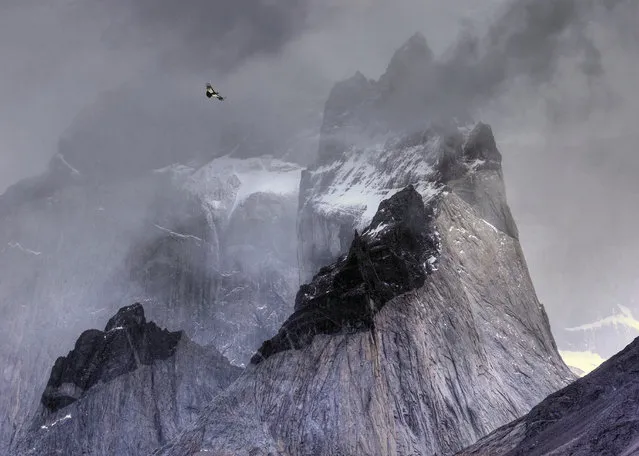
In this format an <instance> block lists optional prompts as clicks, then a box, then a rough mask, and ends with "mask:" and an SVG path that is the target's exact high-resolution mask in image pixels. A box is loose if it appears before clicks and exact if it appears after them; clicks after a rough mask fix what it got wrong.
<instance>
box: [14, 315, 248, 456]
mask: <svg viewBox="0 0 639 456" xmlns="http://www.w3.org/2000/svg"><path fill="white" fill-rule="evenodd" d="M240 372H241V369H240V368H237V367H235V366H232V365H231V364H230V363H229V362H228V360H226V359H225V358H224V357H223V356H222V355H221V354H220V353H219V352H218V351H217V350H215V349H214V348H212V347H207V348H205V347H201V346H199V345H197V344H195V343H193V342H191V341H190V340H189V339H188V338H187V337H186V336H185V335H184V333H182V332H169V331H167V330H165V329H164V330H163V329H160V328H158V327H157V326H156V325H155V324H154V323H152V322H147V321H146V318H145V315H144V310H143V308H142V306H141V305H140V304H134V305H132V306H128V307H124V308H122V309H120V310H119V311H118V313H117V314H116V315H115V316H114V317H113V318H111V319H110V320H109V322H108V324H107V325H106V327H105V329H104V331H98V330H89V331H85V332H84V333H82V335H81V336H80V337H79V338H78V340H77V342H76V345H75V348H74V349H73V350H72V351H71V352H69V354H68V355H67V356H66V357H61V358H58V359H57V361H56V362H55V364H54V366H53V369H52V370H51V375H50V377H49V381H48V383H47V387H46V389H45V391H44V393H43V394H42V397H41V406H40V408H39V410H38V412H37V413H36V415H35V417H34V419H33V422H32V423H31V425H30V426H29V429H28V431H27V432H25V434H24V435H22V436H21V438H20V439H19V440H18V443H17V445H16V446H15V448H13V450H12V454H19V455H49V454H69V455H71V454H91V455H113V454H117V455H122V456H126V455H131V456H134V455H140V454H146V453H148V452H149V451H151V450H152V449H153V448H155V447H156V446H157V445H161V444H163V443H165V442H166V441H167V440H168V439H171V438H172V437H174V436H175V435H176V433H177V432H178V430H179V429H181V428H183V427H184V426H186V425H187V424H188V423H190V422H191V421H192V420H193V419H194V418H195V417H196V416H197V413H198V412H199V411H200V409H201V407H202V404H205V403H207V402H208V401H210V400H211V399H212V398H213V397H215V396H216V395H217V394H218V393H220V392H221V391H222V390H223V389H224V388H226V387H227V386H228V385H229V384H230V383H231V382H232V381H233V380H234V379H235V378H236V377H238V376H239V374H240Z"/></svg>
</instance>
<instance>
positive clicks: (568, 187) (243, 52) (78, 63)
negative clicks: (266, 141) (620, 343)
mask: <svg viewBox="0 0 639 456" xmlns="http://www.w3.org/2000/svg"><path fill="white" fill-rule="evenodd" d="M506 3H508V2H507V1H506V0H490V1H488V0H485V1H481V2H479V1H477V0H448V1H445V2H444V1H440V0H421V1H419V0H397V1H395V2H388V1H385V0H348V1H332V2H331V1H326V0H324V1H320V0H285V1H278V2H272V1H267V0H242V1H239V0H235V1H224V2H220V1H212V0H211V1H207V0H188V1H187V0H185V1H180V2H177V1H172V0H114V1H112V2H111V1H109V2H105V1H98V0H75V1H73V0H47V1H44V0H19V1H18V0H2V2H0V191H2V190H3V189H4V188H6V187H7V186H8V185H11V184H12V183H15V182H16V181H18V180H19V179H21V178H24V177H26V176H29V175H33V174H36V173H39V172H41V171H42V170H43V169H44V167H45V166H46V163H47V162H48V160H49V159H50V157H51V156H52V155H53V154H55V153H56V151H57V147H58V140H59V139H60V137H61V136H63V135H64V134H65V132H68V131H69V128H70V127H71V126H72V125H82V122H81V121H79V120H78V119H77V116H78V115H81V116H82V115H83V114H81V113H83V112H86V111H83V109H85V108H87V107H91V106H92V105H93V104H94V103H95V102H96V101H99V100H100V99H101V97H105V93H108V92H109V91H110V90H117V89H118V88H119V87H121V86H122V85H123V84H134V85H135V84H138V86H143V84H140V81H143V82H144V79H142V78H147V77H149V75H151V76H150V79H153V83H150V84H151V85H152V88H153V90H149V91H148V93H144V92H141V94H142V95H141V96H140V100H142V101H140V103H141V104H146V103H145V101H144V96H146V95H148V97H149V100H151V99H159V101H153V102H152V101H149V102H148V105H149V106H150V107H151V108H149V109H152V110H155V111H157V110H159V109H168V107H163V106H162V105H161V103H162V95H163V94H162V87H161V86H159V84H167V85H171V89H170V90H171V98H170V101H168V100H169V97H167V101H166V103H167V104H169V103H170V104H171V105H174V104H175V103H174V100H175V97H180V100H181V101H183V103H184V105H183V109H190V108H189V107H188V106H191V105H189V103H192V104H193V103H200V102H201V100H202V85H203V83H204V82H206V81H208V80H211V79H214V80H216V81H224V82H225V84H224V85H223V88H224V89H226V90H227V91H230V92H231V98H230V99H233V96H236V97H238V98H239V97H241V95H240V93H241V92H244V93H247V94H248V93H250V94H255V96H256V97H257V96H261V95H259V94H258V92H259V93H262V94H263V93H269V92H272V93H275V94H277V95H278V97H280V95H281V96H284V95H286V96H288V97H289V98H290V100H288V101H287V102H289V101H291V100H302V99H305V97H309V92H314V93H313V94H312V96H310V98H312V97H313V96H314V97H320V98H321V97H323V96H325V94H326V93H327V91H328V90H329V89H330V86H331V84H332V83H333V81H335V80H339V79H342V78H345V77H348V76H350V75H352V74H353V73H354V72H355V71H356V70H360V71H362V72H363V73H364V74H366V75H367V76H369V77H372V78H377V77H379V75H380V74H381V73H382V72H383V71H384V68H385V67H386V65H387V64H388V61H389V59H390V57H391V56H392V53H393V51H394V50H395V49H396V48H398V47H399V46H400V45H401V44H402V43H403V42H404V41H405V40H406V39H407V38H408V37H409V36H410V35H412V34H413V33H414V32H415V31H421V32H422V33H423V34H424V36H425V37H426V38H427V40H428V43H429V45H430V47H431V48H432V49H433V50H434V52H435V54H436V55H438V56H441V55H442V54H445V55H448V57H449V58H450V56H451V55H453V57H454V56H455V55H457V56H458V57H459V58H458V59H457V60H456V59H455V58H452V59H451V60H450V62H451V63H450V65H451V68H452V69H453V70H456V71H452V73H451V74H453V75H455V76H456V77H458V78H461V79H462V80H463V77H464V76H465V74H466V73H467V72H466V69H465V65H466V63H467V59H470V58H471V56H468V55H466V54H464V53H461V52H460V51H457V54H455V52H453V51H451V46H452V45H453V44H454V43H455V42H456V40H457V39H458V37H459V36H460V35H461V34H463V35H466V36H471V35H473V34H476V35H479V36H487V38H484V39H483V41H482V40H479V41H481V43H480V45H481V46H484V48H485V53H484V54H483V55H482V57H481V58H480V59H478V60H477V62H475V63H474V65H475V67H474V68H475V69H476V72H475V73H472V75H473V78H472V80H468V81H466V84H465V86H464V88H465V89H468V93H469V94H472V96H476V95H477V94H480V95H481V96H480V98H482V103H483V104H482V109H481V112H482V120H486V121H489V122H490V123H491V124H492V125H493V128H494V131H495V134H496V137H497V141H498V143H499V145H500V148H501V151H502V153H503V155H504V167H505V173H506V180H507V188H508V193H509V201H510V203H511V206H512V208H513V212H514V214H515V217H516V219H517V222H518V224H519V226H520V231H521V236H522V243H523V246H524V249H525V253H526V256H527V258H528V261H529V264H530V267H531V272H532V275H533V278H534V280H535V284H536V286H537V289H538V291H539V295H540V297H541V299H542V301H544V303H545V304H546V305H547V307H548V310H549V314H550V316H551V319H553V320H554V321H559V320H561V321H563V320H565V319H566V318H568V316H569V315H577V314H578V313H579V308H580V307H582V306H583V307H597V308H598V309H603V310H602V312H604V313H605V312H606V311H607V309H610V310H612V308H613V307H614V306H615V305H616V304H622V305H626V306H632V305H636V306H637V305H639V303H637V302H635V301H634V300H635V299H636V297H637V295H638V293H639V283H638V282H637V277H639V260H638V259H637V258H639V255H637V253H639V241H638V240H637V239H638V238H637V236H636V235H635V227H636V226H637V224H638V222H639V214H638V211H637V209H636V207H637V202H638V201H639V180H638V179H636V178H635V176H637V175H638V173H639V158H638V154H637V146H636V145H637V144H638V142H637V139H639V138H637V134H636V130H637V128H636V119H637V118H638V115H639V101H638V100H639V95H638V93H637V90H636V81H637V80H639V64H638V61H639V59H638V58H637V43H639V38H638V36H637V33H638V32H637V30H636V29H637V27H636V24H637V23H639V17H638V15H637V11H638V8H637V6H636V4H633V3H636V2H632V1H630V0H626V1H625V2H624V1H621V0H608V1H606V2H603V1H602V2H593V1H591V0H583V1H582V0H579V1H577V0H560V1H556V2H547V1H541V0H540V1H533V0H516V1H515V2H513V3H514V6H513V7H512V8H511V10H510V11H509V13H508V16H507V20H498V19H496V18H497V17H498V16H497V10H498V7H500V6H501V7H503V6H504V5H505V4H506ZM624 3H625V6H624ZM213 4H215V5H216V8H215V10H212V9H211V5H213ZM220 4H221V5H220ZM593 4H601V5H604V4H605V5H607V6H609V7H610V8H612V10H610V11H608V10H606V9H605V8H604V7H603V6H601V7H598V8H595V7H592V5H593ZM617 4H620V5H621V7H619V6H618V5H617ZM269 5H271V6H269ZM272 5H275V6H272ZM613 7H614V8H613ZM620 8H625V10H620ZM593 18H598V22H596V23H594V25H593V22H592V19H593ZM489 28H490V33H489V34H488V35H486V34H485V31H486V30H487V29H489ZM566 30H570V34H567V33H566ZM469 42H471V43H475V44H476V42H477V40H474V39H469ZM455 65H458V66H455ZM158 73H162V74H165V75H167V76H166V77H165V78H164V79H162V78H154V77H153V75H154V74H158ZM468 74H471V73H468ZM526 78H528V79H534V80H535V81H534V83H531V81H530V80H526V81H523V79H526ZM158 81H162V82H161V83H160V82H158ZM442 90H444V89H442ZM464 93H466V92H464ZM102 99H103V98H102ZM136 100H137V98H136ZM195 100H197V101H195ZM271 100H272V98H271ZM154 103H156V104H154ZM292 105H294V103H292ZM193 106H195V105H193ZM141 108H142V109H143V108H144V106H142V107H141ZM176 109H177V108H176ZM194 109H195V108H194ZM291 112H293V113H295V111H294V110H291ZM261 113H262V112H261V111H259V110H257V115H261ZM256 122H258V120H257V119H256ZM103 127H104V128H105V129H106V128H108V126H103ZM637 309H638V310H639V306H638V307H637ZM602 316H603V315H602Z"/></svg>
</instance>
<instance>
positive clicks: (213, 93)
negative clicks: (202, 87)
mask: <svg viewBox="0 0 639 456" xmlns="http://www.w3.org/2000/svg"><path fill="white" fill-rule="evenodd" d="M206 96H207V98H213V97H215V98H217V99H218V100H224V98H223V97H222V96H220V94H219V92H217V91H216V90H215V89H214V88H213V86H211V84H210V83H208V84H206Z"/></svg>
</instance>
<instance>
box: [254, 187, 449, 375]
mask: <svg viewBox="0 0 639 456" xmlns="http://www.w3.org/2000/svg"><path fill="white" fill-rule="evenodd" d="M433 215H434V214H433V207H432V206H428V207H425V206H424V201H423V199H422V197H421V195H420V194H419V193H418V192H417V191H416V190H415V188H414V187H413V186H412V185H409V186H408V187H407V188H405V189H404V190H401V191H399V192H398V193H396V194H395V195H393V196H392V197H391V198H389V199H387V200H384V201H382V202H381V203H380V205H379V209H378V211H377V214H376V215H375V217H374V218H373V220H372V222H371V224H370V226H369V227H368V228H367V229H366V230H365V231H364V232H363V233H362V235H359V234H358V233H357V232H355V236H354V239H353V242H352V243H351V247H350V249H349V252H348V254H346V255H345V256H344V257H342V258H341V259H339V260H338V261H337V262H336V263H334V264H332V265H330V266H326V267H325V268H323V269H321V270H320V272H319V274H317V275H316V276H315V277H314V278H313V281H312V282H311V283H309V284H306V285H302V287H301V288H300V290H299V292H298V294H297V298H296V300H295V312H294V313H293V315H292V316H291V317H290V318H289V319H288V320H287V321H286V322H285V323H284V325H283V326H282V328H281V329H280V331H279V333H278V334H277V335H276V336H275V337H274V338H272V339H271V340H268V341H266V342H265V343H264V344H263V345H262V347H261V348H260V349H259V350H258V352H257V354H256V355H255V356H254V357H253V358H252V360H251V362H252V363H253V364H259V363H260V362H261V361H263V360H264V359H266V358H268V357H269V356H272V355H274V354H275V353H278V352H281V351H284V350H290V349H300V348H303V347H306V346H308V345H309V344H310V343H311V342H312V340H313V338H314V337H315V335H317V334H335V333H339V332H357V331H363V330H367V329H370V327H371V326H372V325H373V318H374V316H375V314H377V312H379V310H380V309H381V308H382V307H383V306H384V304H386V303H387V302H388V301H389V300H391V299H392V298H394V297H395V296H397V295H399V294H402V293H406V292H408V291H410V290H413V289H416V288H419V287H421V286H422V285H423V284H424V280H425V278H426V275H427V274H428V273H430V272H432V268H433V264H434V262H435V259H436V256H437V254H438V250H437V249H438V240H437V236H436V234H435V231H434V228H433V226H432V222H433Z"/></svg>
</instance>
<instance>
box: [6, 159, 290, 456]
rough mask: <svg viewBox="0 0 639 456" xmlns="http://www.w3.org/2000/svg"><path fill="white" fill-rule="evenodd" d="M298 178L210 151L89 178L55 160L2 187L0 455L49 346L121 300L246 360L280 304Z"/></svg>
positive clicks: (98, 319)
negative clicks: (199, 157) (122, 175)
mask: <svg viewBox="0 0 639 456" xmlns="http://www.w3.org/2000/svg"><path fill="white" fill-rule="evenodd" d="M299 175H300V170H299V168H298V167H297V166H296V165H291V164H288V163H285V162H281V161H278V160H274V159H269V158H268V157H265V158H260V159H251V160H232V159H225V158H221V159H217V161H214V162H212V163H209V164H207V165H205V166H203V167H200V168H197V169H196V168H190V167H188V166H178V165H175V166H171V167H169V168H165V169H160V170H156V171H152V170H150V171H149V172H146V173H142V174H141V175H139V176H138V177H135V178H130V179H125V180H119V181H116V182H111V183H109V182H95V181H94V180H93V178H92V177H91V176H85V175H84V174H83V173H82V172H81V171H79V170H78V169H77V168H75V166H74V163H73V162H71V161H69V160H67V159H66V158H65V157H64V156H62V155H58V156H57V157H56V158H54V159H53V160H52V163H51V168H50V170H49V172H47V173H46V174H44V175H42V176H40V177H38V178H34V179H31V180H29V181H25V182H21V183H20V184H18V185H16V186H14V187H13V188H10V189H9V190H8V191H7V192H6V193H5V194H4V195H2V196H1V197H0V272H1V274H0V275H1V276H2V280H1V281H0V309H1V310H2V313H3V315H4V316H5V318H4V319H3V320H2V322H0V344H1V347H2V348H1V349H0V359H2V361H3V366H4V368H3V375H2V377H0V410H3V413H2V415H1V416H0V419H1V420H2V422H1V425H0V442H1V444H0V452H2V451H3V448H4V447H3V445H7V444H8V443H9V442H10V441H11V439H12V437H11V436H12V435H13V434H14V433H15V432H16V430H18V428H19V427H20V426H21V425H22V423H23V422H24V419H25V418H26V416H27V415H28V414H29V413H30V411H32V410H34V409H35V407H36V406H37V402H38V397H39V395H40V393H41V391H42V390H43V389H44V382H46V370H47V369H48V368H49V366H50V365H51V364H52V363H53V360H54V359H55V358H56V357H57V356H59V354H60V350H65V349H69V348H71V347H72V344H73V340H74V338H75V336H76V335H77V334H78V333H80V332H81V331H83V330H84V329H86V328H88V327H95V326H102V325H104V324H105V320H104V318H105V316H106V315H108V314H109V313H110V312H115V310H116V309H118V308H119V307H120V306H121V305H122V304H127V303H131V302H136V301H140V302H143V303H144V305H145V307H146V310H147V314H148V315H149V318H151V319H153V320H154V321H156V322H158V324H160V325H162V326H165V327H168V328H170V329H171V330H178V329H184V330H185V332H186V334H187V335H188V336H189V337H190V338H192V339H193V340H194V341H196V342H198V343H201V344H209V343H212V344H214V345H215V346H216V347H217V348H218V349H219V350H220V351H222V352H224V354H225V355H226V356H227V357H228V358H229V359H230V360H231V361H232V362H234V363H236V364H243V363H245V362H248V360H249V359H250V357H251V355H252V354H253V353H254V351H255V349H257V348H258V347H259V346H260V344H261V343H262V342H263V340H264V339H266V338H268V337H271V336H272V335H273V334H275V333H276V332H277V329H278V328H279V326H280V324H281V323H282V322H283V321H284V320H285V319H286V317H287V315H288V314H289V313H290V311H291V309H292V305H293V298H294V294H295V291H296V289H297V287H298V275H297V269H296V261H297V259H296V249H295V244H294V242H293V243H291V239H295V220H296V211H297V191H298V184H299ZM256 208H259V210H258V209H256Z"/></svg>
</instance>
